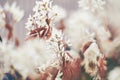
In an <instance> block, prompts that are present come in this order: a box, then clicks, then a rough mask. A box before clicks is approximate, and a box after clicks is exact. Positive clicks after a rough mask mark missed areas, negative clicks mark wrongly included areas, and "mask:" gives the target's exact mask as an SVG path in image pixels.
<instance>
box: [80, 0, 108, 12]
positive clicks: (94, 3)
mask: <svg viewBox="0 0 120 80" xmlns="http://www.w3.org/2000/svg"><path fill="white" fill-rule="evenodd" d="M78 3H79V7H80V8H82V9H85V10H90V11H92V12H95V11H99V10H103V9H104V8H103V7H104V5H105V3H106V2H105V0H79V2H78Z"/></svg>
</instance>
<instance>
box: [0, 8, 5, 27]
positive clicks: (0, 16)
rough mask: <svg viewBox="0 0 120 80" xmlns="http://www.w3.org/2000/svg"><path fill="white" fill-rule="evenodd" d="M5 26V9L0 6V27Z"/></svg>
mask: <svg viewBox="0 0 120 80" xmlns="http://www.w3.org/2000/svg"><path fill="white" fill-rule="evenodd" d="M4 26H5V13H4V11H3V8H2V7H1V6H0V27H4Z"/></svg>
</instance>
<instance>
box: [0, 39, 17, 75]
mask: <svg viewBox="0 0 120 80" xmlns="http://www.w3.org/2000/svg"><path fill="white" fill-rule="evenodd" d="M14 49H15V47H14V44H13V43H11V42H10V41H7V40H6V39H3V41H2V42H0V77H1V76H2V75H3V74H4V73H6V72H8V71H9V70H10V65H11V56H10V54H11V53H12V52H13V51H14Z"/></svg>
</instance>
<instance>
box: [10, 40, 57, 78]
mask: <svg viewBox="0 0 120 80" xmlns="http://www.w3.org/2000/svg"><path fill="white" fill-rule="evenodd" d="M46 47H47V46H46V44H45V42H44V41H42V40H32V41H28V42H26V43H25V44H24V45H23V46H22V47H19V48H18V49H17V50H16V51H15V52H14V53H12V54H11V55H12V64H13V66H14V67H15V69H17V70H18V71H19V72H20V73H21V74H22V75H23V78H24V79H25V78H26V77H27V76H29V75H32V76H33V77H36V76H38V75H37V72H36V69H37V67H39V70H40V71H44V70H45V69H46V68H47V67H48V66H52V65H54V64H52V63H53V61H55V60H54V59H55V58H56V57H55V55H54V54H52V53H49V51H48V50H47V49H46ZM16 53H17V54H16ZM21 59H22V60H21ZM31 60H32V61H31ZM51 60H53V61H51ZM53 67H54V66H53Z"/></svg>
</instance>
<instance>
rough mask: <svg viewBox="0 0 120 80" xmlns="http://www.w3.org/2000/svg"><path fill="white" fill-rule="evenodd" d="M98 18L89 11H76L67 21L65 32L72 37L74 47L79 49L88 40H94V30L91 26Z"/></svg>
mask: <svg viewBox="0 0 120 80" xmlns="http://www.w3.org/2000/svg"><path fill="white" fill-rule="evenodd" d="M96 21H97V19H96V18H95V17H94V16H93V15H92V14H91V13H89V12H84V11H76V12H74V13H73V14H72V15H71V16H70V18H69V19H67V21H66V23H65V24H66V30H65V33H66V34H67V36H68V37H70V40H71V43H72V47H73V48H74V49H75V50H77V51H78V50H79V49H80V48H81V46H82V45H83V44H84V43H85V42H87V41H93V40H94V39H93V38H94V36H95V35H94V32H93V31H92V29H91V27H93V25H94V24H96Z"/></svg>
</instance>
